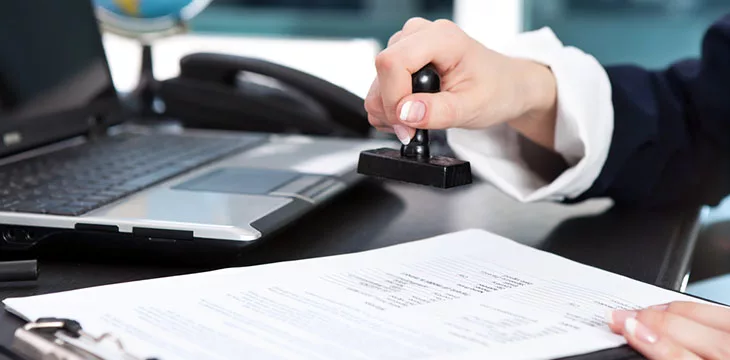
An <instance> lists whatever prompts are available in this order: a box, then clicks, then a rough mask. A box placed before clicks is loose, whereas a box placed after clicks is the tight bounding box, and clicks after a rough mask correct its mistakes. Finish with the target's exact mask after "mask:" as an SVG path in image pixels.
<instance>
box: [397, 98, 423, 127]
mask: <svg viewBox="0 0 730 360" xmlns="http://www.w3.org/2000/svg"><path fill="white" fill-rule="evenodd" d="M423 115H426V104H424V103H423V102H420V101H408V102H406V103H405V104H403V107H401V109H400V119H401V121H404V122H411V123H413V122H419V121H421V120H423Z"/></svg>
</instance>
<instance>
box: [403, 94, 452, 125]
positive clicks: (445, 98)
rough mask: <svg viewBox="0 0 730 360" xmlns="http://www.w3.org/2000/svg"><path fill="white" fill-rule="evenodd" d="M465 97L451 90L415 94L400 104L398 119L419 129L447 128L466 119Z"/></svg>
mask: <svg viewBox="0 0 730 360" xmlns="http://www.w3.org/2000/svg"><path fill="white" fill-rule="evenodd" d="M463 101H464V99H463V98H460V97H459V96H457V95H456V94H454V93H451V92H441V93H436V94H426V93H423V94H413V95H409V96H406V97H405V98H404V99H403V100H402V101H401V103H400V104H399V105H398V107H397V109H398V111H397V113H398V120H399V121H401V122H402V123H403V124H405V125H407V126H409V127H411V128H417V129H447V128H450V127H453V126H454V125H455V124H456V122H457V121H458V120H459V119H464V114H463V105H462V103H463Z"/></svg>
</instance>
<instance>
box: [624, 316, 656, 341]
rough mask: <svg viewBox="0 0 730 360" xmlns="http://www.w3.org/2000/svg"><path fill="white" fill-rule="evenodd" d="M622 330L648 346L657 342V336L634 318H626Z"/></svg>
mask: <svg viewBox="0 0 730 360" xmlns="http://www.w3.org/2000/svg"><path fill="white" fill-rule="evenodd" d="M624 329H625V330H626V332H627V333H628V334H629V335H630V336H632V337H635V338H637V339H639V340H641V341H644V342H646V343H649V344H653V343H655V342H657V340H658V337H657V335H656V334H655V333H654V332H652V331H651V329H649V328H648V327H646V326H644V324H642V323H640V322H639V321H638V320H636V319H635V318H628V319H626V323H625V324H624Z"/></svg>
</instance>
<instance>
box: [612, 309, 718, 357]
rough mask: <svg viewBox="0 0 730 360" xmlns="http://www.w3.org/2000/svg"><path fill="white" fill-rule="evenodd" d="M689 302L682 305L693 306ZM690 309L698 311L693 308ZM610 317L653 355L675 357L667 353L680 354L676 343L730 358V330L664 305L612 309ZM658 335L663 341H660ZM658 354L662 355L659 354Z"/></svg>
mask: <svg viewBox="0 0 730 360" xmlns="http://www.w3.org/2000/svg"><path fill="white" fill-rule="evenodd" d="M690 305H692V304H688V305H682V306H687V307H692V306H690ZM694 305H695V306H694V307H695V308H700V307H699V306H698V305H699V304H694ZM670 307H671V306H670ZM668 308H669V307H667V309H668ZM712 310H713V311H714V310H716V309H712ZM685 311H687V310H685ZM690 312H692V313H693V314H697V313H698V311H696V310H694V311H692V310H691V309H690ZM723 315H724V314H723ZM611 320H612V322H611V324H610V327H611V330H613V331H614V332H617V333H620V334H623V335H624V336H625V337H626V338H627V339H629V338H630V337H632V338H633V339H634V340H635V341H636V344H632V345H637V346H639V348H637V350H640V351H641V352H642V353H644V354H645V355H646V356H647V357H650V358H652V356H650V355H649V353H651V354H655V355H654V357H653V358H662V359H674V358H676V357H670V356H669V355H668V354H671V355H672V356H675V355H677V352H678V350H676V349H675V348H676V347H680V348H683V349H686V351H687V352H689V353H692V354H696V356H699V357H701V358H703V359H709V360H714V359H728V358H730V346H728V344H730V333H728V332H724V331H721V330H718V329H716V328H713V327H710V326H707V325H704V324H702V323H700V322H697V321H694V320H691V319H689V318H686V317H684V316H681V315H677V314H675V313H672V312H669V311H662V308H659V309H658V310H657V309H656V308H655V309H651V308H650V309H646V310H642V311H638V312H634V311H618V312H614V313H613V316H612V317H611ZM639 330H641V331H639ZM652 339H654V340H653V341H652ZM658 339H664V341H661V342H660V341H658ZM642 340H643V341H642ZM645 351H646V352H649V353H646V352H645ZM680 353H681V354H684V352H680ZM656 354H663V355H662V356H661V357H656ZM684 355H686V354H684ZM680 358H682V357H680ZM689 358H692V357H689ZM682 359H683V358H682Z"/></svg>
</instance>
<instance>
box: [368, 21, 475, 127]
mask: <svg viewBox="0 0 730 360" xmlns="http://www.w3.org/2000/svg"><path fill="white" fill-rule="evenodd" d="M412 28H414V29H416V30H414V31H415V32H414V33H412V34H410V35H404V34H405V32H406V30H403V31H402V34H401V35H400V37H399V39H397V42H394V43H393V45H392V46H389V47H388V48H387V49H385V50H384V51H383V52H381V53H380V54H379V55H378V56H377V58H376V61H375V66H376V69H377V73H378V76H377V77H378V81H379V84H380V93H381V97H382V103H383V111H384V112H385V117H386V118H387V119H388V121H389V122H390V123H391V124H395V123H398V122H399V120H398V113H397V110H398V105H399V104H400V103H401V100H402V99H403V98H404V97H405V96H407V95H410V94H411V92H412V88H411V86H412V85H411V75H412V74H413V73H415V72H416V71H418V70H419V69H421V68H422V67H423V66H425V65H426V64H428V63H433V64H434V65H435V66H436V68H437V69H438V70H439V71H440V72H442V73H443V72H445V71H446V70H448V69H450V68H453V67H454V66H456V64H458V62H459V59H460V58H461V57H462V56H463V53H464V51H465V49H464V48H465V46H464V43H465V41H464V40H465V39H467V37H466V36H465V35H464V34H463V32H461V31H460V30H459V29H458V27H456V25H454V24H453V23H450V22H439V21H437V22H434V23H428V24H425V23H419V22H415V21H414V25H412Z"/></svg>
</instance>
